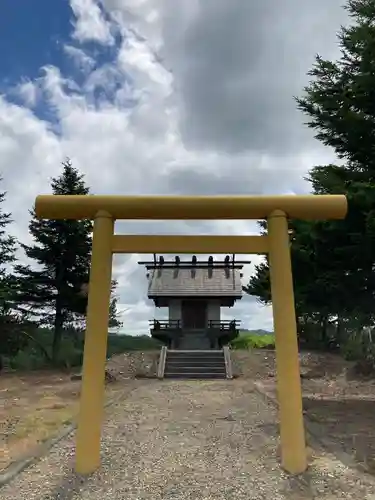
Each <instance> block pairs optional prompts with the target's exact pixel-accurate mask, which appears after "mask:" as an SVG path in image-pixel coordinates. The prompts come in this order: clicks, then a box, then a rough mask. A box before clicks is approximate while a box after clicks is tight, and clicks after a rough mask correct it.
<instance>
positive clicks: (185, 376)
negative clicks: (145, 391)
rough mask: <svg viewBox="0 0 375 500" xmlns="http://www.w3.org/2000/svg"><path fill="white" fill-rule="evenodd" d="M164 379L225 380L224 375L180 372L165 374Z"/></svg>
mask: <svg viewBox="0 0 375 500" xmlns="http://www.w3.org/2000/svg"><path fill="white" fill-rule="evenodd" d="M164 378H169V379H171V378H174V379H176V378H178V379H200V380H201V379H221V380H223V379H225V378H226V377H225V373H224V374H222V373H207V372H206V373H181V372H168V373H167V372H166V373H164Z"/></svg>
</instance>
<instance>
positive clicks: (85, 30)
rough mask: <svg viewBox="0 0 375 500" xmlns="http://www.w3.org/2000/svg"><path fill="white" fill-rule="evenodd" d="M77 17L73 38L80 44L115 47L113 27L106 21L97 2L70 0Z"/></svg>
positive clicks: (92, 0)
mask: <svg viewBox="0 0 375 500" xmlns="http://www.w3.org/2000/svg"><path fill="white" fill-rule="evenodd" d="M70 5H71V8H72V10H73V12H74V15H75V17H76V19H75V22H74V33H73V37H74V38H75V39H76V40H78V41H79V42H87V41H95V42H98V43H101V44H103V45H113V43H114V38H113V35H112V33H111V25H110V23H109V22H108V21H106V19H105V17H104V15H103V12H102V10H101V8H100V6H99V4H98V3H97V2H96V1H95V0H70Z"/></svg>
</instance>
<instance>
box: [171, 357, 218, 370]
mask: <svg viewBox="0 0 375 500" xmlns="http://www.w3.org/2000/svg"><path fill="white" fill-rule="evenodd" d="M165 366H175V367H176V368H178V367H179V366H207V368H211V367H215V366H223V360H221V359H220V360H216V359H214V360H208V361H204V362H202V361H201V360H200V359H184V360H181V359H179V360H175V359H168V360H167V361H166V363H165Z"/></svg>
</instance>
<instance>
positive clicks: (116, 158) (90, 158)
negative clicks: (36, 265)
mask: <svg viewBox="0 0 375 500" xmlns="http://www.w3.org/2000/svg"><path fill="white" fill-rule="evenodd" d="M346 21H347V19H346V14H345V11H344V10H343V8H342V1H341V0H330V1H327V0H304V1H303V2H300V1H298V0H262V1H252V0H230V1H228V0H102V1H99V0H70V1H69V0H53V1H51V0H36V1H33V2H31V1H30V0H3V1H2V8H1V17H0V51H1V54H2V58H1V64H0V172H1V173H2V176H3V179H4V180H3V183H2V185H3V189H5V190H7V192H8V197H7V201H6V208H7V209H8V210H9V211H11V212H12V213H13V218H14V220H15V224H14V225H13V227H12V232H13V234H15V235H16V236H17V237H18V238H20V239H21V240H22V241H24V242H27V241H28V238H29V236H28V231H27V225H28V209H29V208H30V207H31V206H32V204H33V202H34V199H35V196H36V195H37V194H40V193H49V192H50V186H49V184H50V179H51V177H53V176H56V175H58V174H59V173H60V171H61V161H63V160H64V159H65V158H66V157H70V158H71V159H72V161H73V164H74V166H76V167H78V168H79V169H80V170H81V171H82V172H84V173H85V175H86V181H87V183H88V185H89V186H90V187H91V189H92V192H93V193H97V194H146V193H153V194H159V193H160V194H168V193H174V194H179V193H181V194H226V193H230V194H246V193H249V194H269V193H272V194H286V193H306V192H309V189H310V187H309V185H308V184H307V183H306V182H305V181H304V180H303V176H304V175H305V173H306V171H307V170H308V169H309V168H311V166H313V165H316V164H323V163H325V162H329V161H332V160H334V155H333V153H332V151H330V150H329V149H327V148H323V147H322V146H321V145H320V144H319V143H318V142H317V141H316V140H314V139H313V137H312V134H311V132H310V131H309V130H308V129H307V128H306V127H305V126H304V125H303V122H304V121H305V117H304V116H303V115H301V113H299V112H298V111H297V110H296V106H295V103H294V101H293V96H295V95H301V91H302V88H303V86H304V84H306V82H307V81H308V79H307V76H306V73H307V71H308V70H309V69H310V68H311V65H312V63H313V60H314V56H315V54H316V53H320V54H321V55H323V56H324V57H333V58H334V57H337V55H338V52H339V51H338V47H337V39H336V32H337V31H338V29H339V28H340V25H341V24H342V23H345V22H346ZM116 231H117V232H118V233H134V234H135V233H138V234H142V233H148V234H150V233H154V234H155V233H158V232H160V233H169V234H173V233H185V234H251V233H254V232H256V231H257V228H256V224H255V223H251V222H250V223H249V222H246V223H245V222H242V221H238V222H236V221H235V222H234V223H233V221H229V222H217V223H215V222H210V223H206V222H203V223H199V222H196V223H182V222H172V223H171V222H168V223H167V224H166V223H162V222H161V223H155V222H153V223H149V222H147V221H146V222H144V223H143V224H140V223H137V224H135V223H132V222H126V223H124V222H119V223H117V224H116ZM146 257H149V256H138V255H132V256H116V258H115V266H114V275H115V277H116V278H117V279H118V280H119V288H118V293H119V298H120V309H121V310H122V311H123V314H122V320H123V321H124V331H126V332H130V333H145V332H146V331H147V326H148V319H151V318H152V317H153V316H154V311H153V307H152V304H151V303H149V302H148V301H147V300H146V280H145V272H144V270H143V269H141V268H139V266H137V261H138V260H139V258H146ZM247 257H248V258H249V259H251V261H252V264H251V265H249V266H247V268H246V270H245V277H244V282H245V281H246V279H247V278H248V276H249V275H251V273H252V270H253V266H254V264H256V263H257V262H259V258H258V257H254V256H246V258H247ZM162 313H163V311H159V313H158V316H159V317H162V316H161V314H162ZM231 316H235V317H236V318H238V319H241V320H242V322H243V326H244V327H247V328H266V329H271V328H272V319H271V311H270V310H269V309H267V308H264V307H261V306H260V305H258V304H257V302H256V301H255V299H252V298H250V297H245V298H244V299H243V300H242V301H241V302H240V303H238V305H237V306H235V308H233V309H231V310H229V311H228V315H226V317H228V318H230V317H231Z"/></svg>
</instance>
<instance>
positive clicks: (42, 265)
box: [16, 160, 92, 363]
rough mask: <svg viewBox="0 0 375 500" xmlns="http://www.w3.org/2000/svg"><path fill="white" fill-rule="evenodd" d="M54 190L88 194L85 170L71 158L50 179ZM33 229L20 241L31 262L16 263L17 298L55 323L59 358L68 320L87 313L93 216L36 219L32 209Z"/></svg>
mask: <svg viewBox="0 0 375 500" xmlns="http://www.w3.org/2000/svg"><path fill="white" fill-rule="evenodd" d="M51 186H52V192H53V194H55V195H68V194H70V195H87V194H88V193H89V188H88V187H87V186H86V185H85V182H84V176H83V175H81V174H80V173H79V171H78V170H77V169H76V168H74V167H73V166H72V164H71V162H70V161H69V160H67V161H65V162H64V163H63V172H62V174H61V176H59V177H57V178H54V179H52V183H51ZM30 214H31V216H32V219H31V221H30V224H29V231H30V233H31V235H32V237H33V239H34V242H35V243H34V244H32V245H30V246H29V245H21V246H22V248H23V249H24V251H25V253H26V256H27V257H28V258H29V259H31V260H32V261H34V263H35V264H36V265H35V267H31V266H30V265H26V266H25V265H18V266H16V272H17V275H18V278H19V288H18V294H17V298H16V301H17V303H18V307H19V309H20V310H22V311H25V310H26V311H28V312H31V314H32V316H33V317H36V318H37V319H38V321H39V324H41V325H48V326H53V329H54V337H53V344H52V359H53V362H55V363H56V362H57V359H58V355H59V350H60V344H61V339H62V334H63V329H64V325H65V324H67V323H70V322H72V321H74V319H75V317H76V315H77V314H78V315H79V314H84V312H85V311H84V308H82V300H83V299H82V296H81V295H80V290H81V287H82V285H83V284H84V283H87V282H88V276H89V268H90V255H91V233H92V222H91V221H87V220H83V221H77V220H38V219H37V218H36V216H35V212H34V210H31V211H30Z"/></svg>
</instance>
